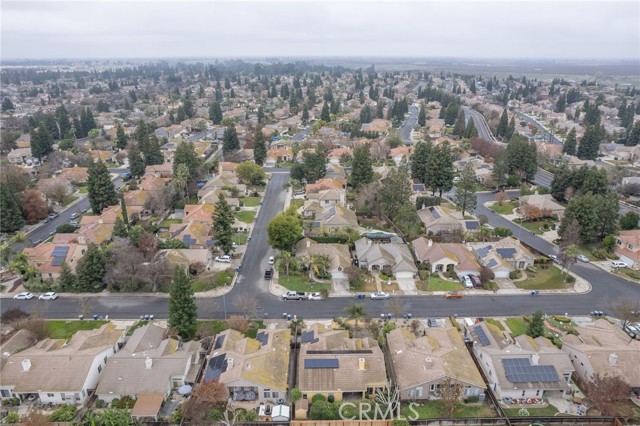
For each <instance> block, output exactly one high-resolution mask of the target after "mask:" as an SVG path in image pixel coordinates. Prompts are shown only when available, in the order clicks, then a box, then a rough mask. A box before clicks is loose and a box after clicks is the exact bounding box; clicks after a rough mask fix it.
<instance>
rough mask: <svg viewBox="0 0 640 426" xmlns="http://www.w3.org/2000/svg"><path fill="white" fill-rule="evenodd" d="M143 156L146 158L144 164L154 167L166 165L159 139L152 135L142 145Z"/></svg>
mask: <svg viewBox="0 0 640 426" xmlns="http://www.w3.org/2000/svg"><path fill="white" fill-rule="evenodd" d="M142 154H143V156H144V164H145V165H147V166H154V165H157V164H162V163H164V154H163V153H162V150H161V149H160V141H159V140H158V137H157V136H156V135H155V134H153V133H151V134H150V135H149V136H148V137H147V139H146V141H145V142H144V144H143V145H142Z"/></svg>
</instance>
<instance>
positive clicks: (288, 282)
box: [278, 272, 331, 292]
mask: <svg viewBox="0 0 640 426" xmlns="http://www.w3.org/2000/svg"><path fill="white" fill-rule="evenodd" d="M278 284H280V285H281V286H283V287H285V288H287V289H289V290H293V291H304V292H313V291H321V290H329V291H330V290H331V284H329V283H326V284H325V283H309V280H308V279H307V276H306V275H302V274H297V273H294V272H289V276H286V275H285V274H280V277H279V278H278Z"/></svg>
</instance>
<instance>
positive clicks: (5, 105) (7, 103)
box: [2, 96, 15, 112]
mask: <svg viewBox="0 0 640 426" xmlns="http://www.w3.org/2000/svg"><path fill="white" fill-rule="evenodd" d="M12 109H15V107H14V106H13V102H11V99H9V98H8V97H6V96H5V98H4V99H3V100H2V112H5V111H9V110H12Z"/></svg>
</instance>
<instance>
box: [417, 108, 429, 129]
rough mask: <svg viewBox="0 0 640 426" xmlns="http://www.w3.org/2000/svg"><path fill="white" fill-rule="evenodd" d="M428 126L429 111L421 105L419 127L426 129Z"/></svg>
mask: <svg viewBox="0 0 640 426" xmlns="http://www.w3.org/2000/svg"><path fill="white" fill-rule="evenodd" d="M426 124H427V111H426V108H425V106H424V104H422V105H420V112H419V113H418V126H420V127H424V126H425V125H426Z"/></svg>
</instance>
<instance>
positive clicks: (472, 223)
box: [464, 220, 480, 230]
mask: <svg viewBox="0 0 640 426" xmlns="http://www.w3.org/2000/svg"><path fill="white" fill-rule="evenodd" d="M464 224H465V226H466V227H467V229H469V230H473V229H478V228H480V222H478V221H477V220H468V221H466V222H465V223H464Z"/></svg>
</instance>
